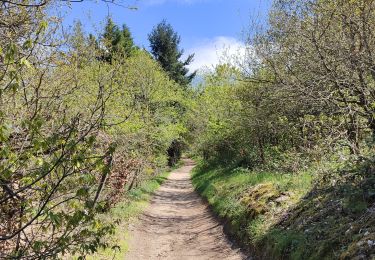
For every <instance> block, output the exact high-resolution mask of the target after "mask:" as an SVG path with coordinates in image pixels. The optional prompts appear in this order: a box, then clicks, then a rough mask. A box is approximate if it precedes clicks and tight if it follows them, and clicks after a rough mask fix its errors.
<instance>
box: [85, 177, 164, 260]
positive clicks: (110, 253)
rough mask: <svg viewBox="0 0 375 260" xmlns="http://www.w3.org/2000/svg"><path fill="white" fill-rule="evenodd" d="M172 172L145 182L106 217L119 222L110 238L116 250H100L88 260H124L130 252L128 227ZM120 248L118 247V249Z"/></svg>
mask: <svg viewBox="0 0 375 260" xmlns="http://www.w3.org/2000/svg"><path fill="white" fill-rule="evenodd" d="M169 173H170V172H166V173H163V174H161V175H159V176H156V177H154V178H152V179H150V180H147V181H145V182H143V183H142V184H141V185H140V186H139V187H137V188H134V189H132V190H131V191H130V192H129V193H128V194H127V195H126V197H125V198H124V200H123V201H122V202H120V203H119V204H118V205H117V206H116V207H115V208H113V209H112V210H111V213H110V214H108V215H107V216H106V218H108V219H109V221H112V222H113V221H117V222H118V225H117V227H116V231H115V234H114V235H113V236H112V237H110V238H109V239H110V241H109V242H110V244H113V245H116V249H111V248H108V249H105V250H100V251H99V252H98V253H96V254H94V255H92V256H88V257H87V258H86V259H92V260H94V259H100V260H105V259H124V258H125V254H126V252H127V251H128V245H127V241H128V238H129V237H128V226H129V223H131V222H132V221H135V219H136V217H138V216H139V215H140V214H141V213H142V212H143V211H144V210H145V208H146V207H147V205H148V202H149V201H150V199H151V198H152V195H153V193H154V192H155V191H156V190H157V189H158V188H159V187H160V185H161V184H162V183H163V182H164V181H165V180H166V179H167V177H168V175H169ZM117 246H118V247H117Z"/></svg>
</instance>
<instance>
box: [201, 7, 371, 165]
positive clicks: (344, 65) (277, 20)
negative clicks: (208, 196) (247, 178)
mask: <svg viewBox="0 0 375 260" xmlns="http://www.w3.org/2000/svg"><path fill="white" fill-rule="evenodd" d="M374 8H375V4H374V2H373V1H360V0H359V1H307V0H306V1H305V0H299V1H275V3H274V7H273V9H272V11H271V13H270V18H269V25H268V27H267V28H263V30H260V31H258V32H255V33H253V35H252V36H251V38H249V39H248V44H249V48H248V49H249V50H251V51H250V52H249V57H248V58H246V59H245V60H246V62H245V63H242V64H241V65H242V67H241V70H240V74H241V75H240V76H235V77H236V78H237V79H240V81H238V82H236V83H234V82H233V79H234V77H233V76H231V75H227V76H225V78H224V80H220V81H219V82H212V80H211V79H209V80H208V81H206V87H205V89H204V90H203V92H202V95H201V97H200V98H201V99H203V101H199V102H198V103H200V104H204V105H202V108H201V109H199V111H200V112H199V113H203V116H202V117H200V118H206V120H207V119H208V122H207V124H206V128H204V129H205V130H204V131H203V133H204V134H205V135H207V134H209V136H210V137H211V139H210V138H208V139H207V138H203V139H204V142H209V143H208V144H204V145H203V146H200V147H201V150H202V153H203V154H205V157H207V158H208V157H213V158H216V159H218V158H221V159H220V161H223V160H222V157H223V156H224V157H225V158H226V161H230V162H232V163H239V164H243V163H245V165H247V166H250V167H252V166H255V165H264V164H272V163H273V162H275V160H277V159H282V157H285V156H286V155H287V154H288V153H286V152H287V151H288V152H289V154H293V155H291V156H293V157H295V156H297V155H299V156H297V157H298V158H302V157H309V158H310V159H311V158H312V159H318V158H321V157H322V156H323V155H327V153H331V152H338V150H340V151H341V152H342V153H343V155H344V154H346V151H347V152H349V153H350V154H352V155H353V156H363V155H365V154H368V152H369V149H371V147H372V145H373V137H374V126H373V124H374V97H375V96H374V93H375V92H374V90H375V85H374V83H375V81H374V79H375V78H374V75H375V74H374V57H373V55H374V49H375V38H374V35H373V33H372V32H373V31H374V28H373V27H374V24H375V20H374V19H375V16H374V15H375V9H374ZM212 75H213V76H214V77H219V76H222V71H221V70H219V71H216V72H214V73H213V74H212ZM238 75H239V74H238ZM210 77H211V78H212V76H210ZM223 85H225V86H226V87H223ZM233 85H234V86H233ZM217 92H229V93H231V95H232V97H231V99H230V100H229V101H227V100H226V99H223V98H222V99H220V102H221V104H220V107H217V106H216V105H215V103H216V102H204V100H206V99H209V100H211V99H213V100H217V99H216V98H218V96H220V94H217ZM226 97H228V98H229V97H230V96H228V95H227V96H226ZM237 103H238V104H237ZM224 106H229V107H230V108H231V109H229V108H227V109H224V110H225V111H222V109H223V107H224ZM236 106H238V107H237V109H236ZM204 108H205V109H204ZM211 108H212V109H211ZM231 111H235V113H231ZM218 132H219V133H220V134H217V133H218ZM209 140H211V141H209ZM341 152H340V153H341ZM311 156H312V157H311ZM353 158H355V157H353ZM284 159H285V158H284ZM293 161H294V162H295V163H296V161H298V160H296V159H295V158H294V159H293Z"/></svg>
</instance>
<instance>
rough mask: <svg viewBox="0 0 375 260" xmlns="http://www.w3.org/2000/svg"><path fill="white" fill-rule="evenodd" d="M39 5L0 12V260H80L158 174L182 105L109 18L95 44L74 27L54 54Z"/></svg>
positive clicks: (179, 128) (102, 243)
mask: <svg viewBox="0 0 375 260" xmlns="http://www.w3.org/2000/svg"><path fill="white" fill-rule="evenodd" d="M27 3H30V4H32V5H31V6H28V7H25V6H24V5H25V4H27ZM33 3H34V4H35V5H34V4H33ZM39 4H40V3H39ZM39 4H38V3H36V2H33V1H26V2H25V1H22V4H19V3H18V2H17V1H16V2H12V3H11V2H9V3H4V5H2V10H1V12H0V17H1V18H3V16H4V19H6V21H8V22H9V23H8V22H7V23H6V24H7V25H6V26H8V25H9V28H8V27H6V26H5V27H4V30H5V31H6V32H7V33H5V34H4V36H5V35H6V38H3V37H1V39H0V48H1V50H2V52H1V53H0V55H1V57H0V93H1V95H0V103H1V112H0V154H1V156H0V162H1V163H0V198H1V199H0V222H1V223H0V257H1V258H3V257H5V258H28V259H34V258H42V259H44V258H46V257H56V256H57V255H59V256H67V255H72V254H74V255H81V256H82V257H85V256H86V255H88V254H92V253H95V252H96V251H97V250H98V249H99V248H108V247H109V244H108V242H107V241H106V240H107V237H108V236H111V235H113V234H114V231H115V223H114V222H113V221H106V219H105V217H104V216H106V215H107V214H109V213H110V209H111V208H113V207H114V206H115V205H116V204H117V203H118V202H119V201H121V200H122V199H123V198H124V195H125V194H127V193H128V192H132V190H133V189H134V188H137V187H139V185H140V184H141V183H142V182H143V181H145V180H148V179H150V178H152V177H154V176H156V175H157V174H158V173H160V172H161V171H162V170H163V169H164V168H165V167H166V164H167V150H168V148H169V147H170V145H171V143H172V142H173V140H176V139H179V138H180V137H181V135H182V134H183V133H184V132H185V131H186V128H185V126H184V124H183V120H182V118H181V111H180V110H181V108H184V106H185V105H186V104H187V102H185V95H184V94H183V92H182V90H181V88H180V87H179V86H178V85H177V84H176V83H175V82H174V81H172V80H170V79H169V77H168V75H167V74H166V73H165V72H164V71H163V69H162V68H161V67H160V65H159V64H158V63H157V62H156V61H154V60H153V59H152V58H151V56H150V55H149V54H148V53H146V52H145V51H141V50H138V49H137V48H134V46H133V42H132V39H131V36H130V33H129V30H128V28H127V27H126V26H124V27H123V28H122V30H120V29H119V28H118V27H117V26H116V25H114V24H113V23H112V22H111V21H110V20H109V21H108V23H107V26H106V29H105V32H104V33H103V35H104V37H103V39H100V40H103V41H104V42H105V43H106V44H108V45H105V44H103V43H100V42H99V41H98V40H96V38H97V37H94V36H89V37H87V36H86V35H85V33H84V31H83V29H82V26H81V24H80V23H79V22H77V23H76V24H75V26H74V29H73V33H72V35H70V36H68V37H67V39H66V42H67V43H68V46H67V47H66V46H64V48H60V46H59V45H58V43H59V42H60V41H61V40H62V39H56V38H54V37H52V36H51V35H55V32H56V30H58V29H59V26H60V24H59V23H58V22H56V19H53V17H48V16H47V15H46V13H45V10H47V9H45V8H53V6H51V5H49V4H52V2H51V3H50V2H47V3H46V6H44V5H39ZM8 15H12V16H13V17H8ZM12 19H13V20H12ZM2 20H3V19H2ZM4 21H5V20H4ZM47 21H48V22H50V23H48V22H47ZM14 24H18V25H17V27H13V25H14ZM0 33H1V34H2V33H3V29H2V30H0ZM56 37H57V36H56ZM3 39H6V40H5V41H4V40H3ZM40 46H46V47H45V48H40ZM47 46H48V48H47ZM107 54H109V56H106V55H107ZM103 55H104V56H103ZM109 61H110V62H109ZM176 104H180V106H179V107H177V106H176ZM184 109H186V108H184ZM154 188H156V186H153V187H152V188H150V191H151V190H152V189H154Z"/></svg>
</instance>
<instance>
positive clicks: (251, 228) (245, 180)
mask: <svg viewBox="0 0 375 260" xmlns="http://www.w3.org/2000/svg"><path fill="white" fill-rule="evenodd" d="M192 181H193V184H194V186H195V188H196V189H197V191H198V192H199V193H200V194H201V195H202V196H203V197H204V198H206V199H207V201H208V202H209V204H211V206H212V208H213V210H214V212H215V213H216V214H218V215H219V216H220V217H222V218H225V219H227V220H229V221H230V223H231V226H232V228H233V229H234V230H236V235H237V236H239V237H240V238H241V239H242V240H248V241H255V240H260V239H261V238H262V236H263V235H264V234H265V233H266V232H267V230H268V229H269V227H270V226H271V225H272V224H274V222H275V220H276V218H275V216H276V214H277V213H278V211H280V208H282V209H286V208H287V207H289V206H290V205H291V204H293V203H295V202H297V201H299V199H300V198H301V197H302V196H303V195H305V193H306V191H308V190H309V189H310V188H311V185H312V184H311V183H312V177H311V174H310V173H308V172H302V173H299V174H281V173H277V172H252V171H249V170H246V169H242V168H237V169H225V168H213V169H212V168H211V169H210V168H207V167H205V166H202V165H201V166H198V167H196V169H195V170H194V172H193V176H192ZM280 198H281V199H280ZM278 199H279V200H278ZM276 204H277V205H276ZM278 207H279V208H278Z"/></svg>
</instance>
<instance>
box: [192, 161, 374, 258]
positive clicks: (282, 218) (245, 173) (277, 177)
mask: <svg viewBox="0 0 375 260" xmlns="http://www.w3.org/2000/svg"><path fill="white" fill-rule="evenodd" d="M330 166H332V167H327V165H325V164H324V165H323V166H322V165H320V166H319V165H316V166H315V167H313V166H311V168H309V169H307V170H304V171H300V172H297V173H293V174H285V173H279V172H267V171H265V172H259V171H250V170H246V169H242V168H236V169H232V168H222V167H218V166H208V165H204V164H200V165H198V166H197V167H196V168H195V170H194V172H193V175H192V180H193V184H194V186H195V188H196V190H197V191H198V192H199V193H200V194H201V195H202V196H203V197H204V198H206V199H207V201H208V202H209V204H210V205H211V207H212V209H213V210H214V212H215V213H216V214H217V215H219V216H220V217H222V218H223V219H224V220H225V222H226V223H227V226H228V227H227V230H228V231H229V232H231V233H232V235H235V236H236V237H237V238H238V240H239V241H241V242H242V244H243V245H244V246H245V247H248V248H249V249H250V250H251V251H252V255H254V256H256V257H257V258H259V259H353V258H355V257H363V256H364V257H365V258H366V259H375V246H371V243H375V214H373V213H372V212H373V211H372V210H370V208H371V207H374V206H373V205H375V204H374V203H375V195H374V194H375V192H374V191H375V177H374V176H373V172H372V171H370V170H368V169H372V168H368V167H367V168H363V169H361V168H353V167H352V168H348V169H347V170H345V171H344V170H343V169H345V168H340V167H335V165H334V162H333V164H332V165H330ZM319 167H323V168H324V170H325V172H324V174H318V173H316V172H317V171H318V170H320V169H321V168H319ZM327 174H329V175H328V176H329V178H330V179H331V180H336V181H335V182H334V183H333V182H327V181H326V179H327ZM332 176H334V177H332ZM353 176H354V177H353ZM373 241H374V242H373ZM369 245H370V246H369Z"/></svg>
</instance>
